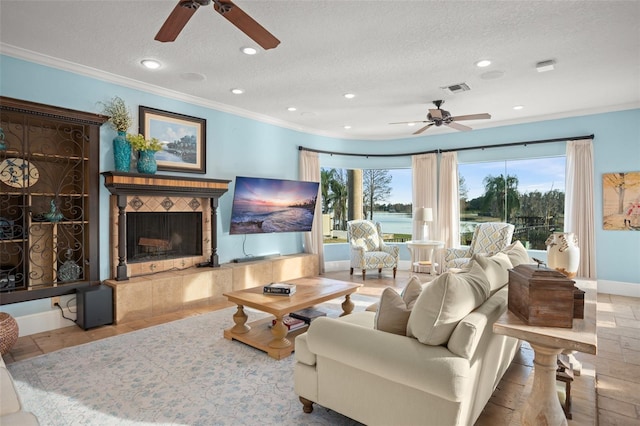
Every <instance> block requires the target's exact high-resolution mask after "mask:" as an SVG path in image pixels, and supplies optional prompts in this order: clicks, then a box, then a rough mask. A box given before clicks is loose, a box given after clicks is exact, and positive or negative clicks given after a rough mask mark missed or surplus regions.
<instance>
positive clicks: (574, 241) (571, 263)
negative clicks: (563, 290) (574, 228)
mask: <svg viewBox="0 0 640 426" xmlns="http://www.w3.org/2000/svg"><path fill="white" fill-rule="evenodd" d="M545 244H546V245H547V265H548V266H549V268H551V269H555V270H556V271H558V272H560V273H562V274H564V275H566V276H567V277H568V278H574V277H575V276H576V274H577V273H578V266H579V265H580V248H579V247H578V237H577V236H576V234H574V233H573V232H554V233H553V234H551V235H550V236H549V238H547V241H545Z"/></svg>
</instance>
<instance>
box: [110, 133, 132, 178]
mask: <svg viewBox="0 0 640 426" xmlns="http://www.w3.org/2000/svg"><path fill="white" fill-rule="evenodd" d="M113 159H114V161H115V165H116V171H117V172H128V171H129V169H130V167H131V144H130V143H129V141H127V132H123V131H120V130H118V136H116V137H115V138H114V139H113Z"/></svg>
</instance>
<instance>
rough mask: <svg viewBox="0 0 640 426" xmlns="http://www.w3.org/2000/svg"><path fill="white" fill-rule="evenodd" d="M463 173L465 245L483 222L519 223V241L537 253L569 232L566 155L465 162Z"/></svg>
mask: <svg viewBox="0 0 640 426" xmlns="http://www.w3.org/2000/svg"><path fill="white" fill-rule="evenodd" d="M458 174H459V185H460V243H461V244H462V245H468V244H469V243H470V242H471V237H472V235H473V231H474V229H475V227H476V225H478V224H479V223H483V222H508V223H511V224H513V225H515V232H514V235H513V239H514V240H520V241H522V243H523V244H524V245H525V246H526V247H527V248H530V249H537V250H545V249H546V246H545V243H544V242H545V240H546V239H547V237H548V236H549V234H550V233H551V232H553V231H562V230H563V229H564V196H565V188H564V182H565V180H564V179H565V157H564V156H561V157H550V158H535V159H526V160H509V161H498V162H484V163H469V164H460V165H459V166H458Z"/></svg>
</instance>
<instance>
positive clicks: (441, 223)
mask: <svg viewBox="0 0 640 426" xmlns="http://www.w3.org/2000/svg"><path fill="white" fill-rule="evenodd" d="M439 196H440V202H439V203H438V230H437V233H436V235H438V238H437V239H438V240H440V241H444V246H445V248H451V247H459V246H460V196H459V194H458V153H456V152H443V153H442V157H441V158H440V191H439ZM439 260H440V262H439V263H440V264H442V261H443V259H442V258H439Z"/></svg>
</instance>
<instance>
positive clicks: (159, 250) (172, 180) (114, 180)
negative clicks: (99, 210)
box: [103, 172, 229, 281]
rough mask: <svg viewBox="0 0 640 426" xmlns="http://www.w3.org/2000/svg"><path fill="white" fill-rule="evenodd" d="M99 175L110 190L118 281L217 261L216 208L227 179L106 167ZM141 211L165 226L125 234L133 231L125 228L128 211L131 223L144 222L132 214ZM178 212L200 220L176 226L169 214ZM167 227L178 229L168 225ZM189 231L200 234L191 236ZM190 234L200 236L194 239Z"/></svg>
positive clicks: (113, 263) (113, 268)
mask: <svg viewBox="0 0 640 426" xmlns="http://www.w3.org/2000/svg"><path fill="white" fill-rule="evenodd" d="M103 175H104V177H105V186H106V187H107V188H108V189H109V191H110V192H111V193H112V194H113V196H112V197H111V209H110V224H111V231H110V236H111V245H110V246H111V259H112V261H111V271H112V277H113V278H115V279H116V280H118V281H122V280H128V279H129V278H130V277H135V276H140V275H146V274H151V273H157V272H163V271H172V270H181V269H185V268H189V267H191V266H194V265H200V266H210V267H217V266H219V263H218V253H217V229H216V223H217V213H216V209H217V207H218V199H219V197H220V196H221V195H222V194H224V193H225V192H226V191H227V189H228V184H229V181H227V180H218V179H202V178H183V177H174V176H158V175H142V174H135V173H118V172H105V173H103ZM142 213H148V214H149V215H148V216H147V218H148V219H150V218H153V219H154V220H157V221H159V222H158V223H163V224H164V225H163V226H165V227H167V228H166V229H164V230H162V232H161V231H160V230H155V229H151V228H149V229H148V231H146V232H143V234H144V235H138V236H137V237H135V238H128V232H132V230H131V226H129V227H127V215H128V214H131V215H132V222H134V221H139V222H140V223H143V221H144V219H142V221H141V219H140V217H136V216H138V215H139V214H142ZM181 213H183V214H185V215H189V214H191V215H193V214H194V213H195V214H197V215H196V216H190V217H191V220H193V218H195V217H199V218H201V223H198V224H197V225H198V226H193V227H190V229H178V228H179V225H177V224H175V225H171V220H170V218H169V216H180V214H181ZM163 217H166V219H167V220H163V219H162V218H163ZM134 219H135V220H134ZM171 226H174V227H175V228H176V229H173V230H172V229H171V228H170V227H171ZM183 228H184V227H183ZM128 229H129V231H128ZM156 231H157V232H156ZM193 232H198V233H199V235H197V236H193V235H191V233H193ZM187 233H189V234H188V235H187ZM194 238H197V239H198V240H199V241H195V242H194V241H192V240H193V239H194ZM186 240H188V241H189V242H190V245H191V246H193V247H192V248H191V249H189V251H188V252H185V253H182V254H181V253H179V252H178V251H177V250H175V249H176V248H177V247H178V246H179V245H182V244H183V243H186ZM127 244H136V245H137V247H134V248H130V249H129V250H127ZM194 250H195V251H194ZM198 251H199V252H198ZM134 253H142V254H144V255H142V254H141V255H139V256H138V255H134Z"/></svg>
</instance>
